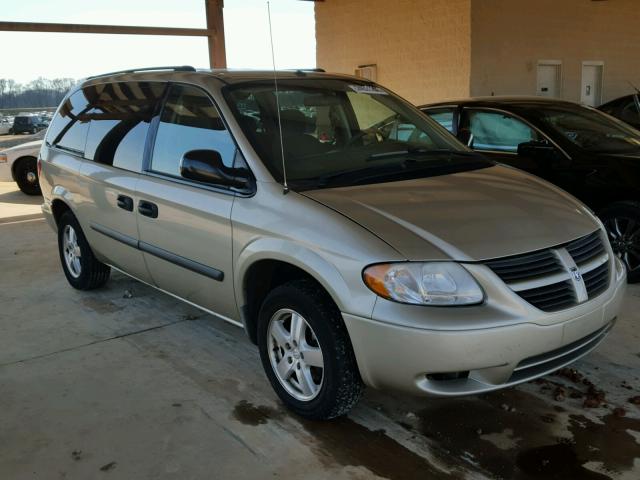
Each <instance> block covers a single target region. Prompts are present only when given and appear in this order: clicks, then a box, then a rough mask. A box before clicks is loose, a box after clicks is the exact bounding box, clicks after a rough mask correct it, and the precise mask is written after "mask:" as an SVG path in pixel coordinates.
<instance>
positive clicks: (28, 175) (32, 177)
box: [14, 157, 42, 195]
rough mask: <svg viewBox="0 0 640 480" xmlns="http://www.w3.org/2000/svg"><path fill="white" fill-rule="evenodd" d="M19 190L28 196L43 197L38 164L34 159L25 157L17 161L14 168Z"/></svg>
mask: <svg viewBox="0 0 640 480" xmlns="http://www.w3.org/2000/svg"><path fill="white" fill-rule="evenodd" d="M14 172H15V177H16V183H17V184H18V188H19V189H20V190H21V191H22V193H25V194H27V195H41V194H42V191H41V190H40V183H38V162H37V160H36V159H35V158H34V157H23V158H19V159H18V160H16V165H15V168H14Z"/></svg>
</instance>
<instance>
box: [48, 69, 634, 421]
mask: <svg viewBox="0 0 640 480" xmlns="http://www.w3.org/2000/svg"><path fill="white" fill-rule="evenodd" d="M275 80H277V81H275ZM38 166H39V169H40V170H41V172H40V184H41V188H42V193H43V195H44V204H43V207H42V208H43V211H44V212H45V214H46V217H47V219H48V221H49V223H50V224H51V226H52V228H53V229H54V230H56V231H57V233H58V243H59V251H60V259H61V263H62V268H63V270H64V274H65V275H66V278H67V280H68V281H69V283H70V284H71V285H72V286H73V287H75V288H78V289H81V290H89V289H93V288H97V287H100V286H101V285H103V284H104V283H105V282H106V281H107V279H108V278H109V273H110V270H111V269H112V268H113V269H117V270H119V271H121V272H124V273H126V274H127V275H130V276H131V277H134V278H136V279H138V280H140V281H142V282H145V283H147V284H149V285H152V286H154V287H156V288H158V289H159V290H161V291H163V292H166V293H169V294H171V295H173V296H175V297H178V298H180V299H182V300H184V301H186V302H188V303H190V304H192V305H195V306H197V307H199V308H201V309H203V310H205V311H207V312H210V313H212V314H214V315H216V316H218V317H221V318H223V319H225V320H227V321H229V322H231V323H233V324H235V325H238V326H241V327H244V329H245V330H246V333H247V335H248V336H249V338H250V339H251V340H252V341H253V342H255V343H256V344H257V345H258V347H259V350H260V356H261V359H262V364H263V367H264V369H265V372H266V375H267V377H268V379H269V381H270V382H271V384H272V386H273V388H274V389H275V391H276V393H277V394H278V396H279V397H280V398H281V399H282V401H283V402H284V403H285V404H286V405H287V406H288V407H289V408H291V409H292V410H293V411H295V412H297V413H298V414H300V415H303V416H305V417H309V418H324V419H326V418H332V417H336V416H339V415H342V414H344V413H346V412H347V411H348V410H349V409H350V408H351V407H352V406H353V405H354V404H355V403H356V402H357V401H358V399H359V398H360V396H361V394H362V391H363V386H364V385H369V386H371V387H375V388H384V389H399V390H404V391H407V392H411V393H414V394H423V395H432V396H441V397H443V396H444V397H446V396H455V395H468V394H475V393H479V392H487V391H491V390H496V389H499V388H503V387H506V386H511V385H515V384H518V383H521V382H524V381H527V380H530V379H532V378H536V377H538V376H541V375H544V374H546V373H548V372H551V371H553V370H556V369H558V368H560V367H562V366H564V365H566V364H568V363H571V362H573V361H574V360H576V359H577V358H579V357H581V356H582V355H584V354H586V353H588V352H589V351H591V350H592V349H594V348H595V347H596V346H597V345H598V344H599V343H600V342H601V341H602V340H603V339H604V338H605V336H606V335H607V333H608V332H609V330H610V329H611V328H612V326H613V324H614V322H615V319H616V315H617V314H618V311H619V308H620V303H621V300H622V296H623V292H624V289H625V270H624V267H623V265H622V264H621V263H620V261H619V260H618V259H617V258H616V257H615V256H614V255H613V254H612V251H611V247H610V245H609V243H608V241H607V238H606V235H605V234H604V233H603V227H602V225H601V224H600V222H599V221H598V219H597V218H595V217H594V216H593V214H592V213H591V212H590V211H589V210H588V209H587V208H586V207H584V206H583V205H582V204H581V203H580V202H578V201H577V200H575V199H574V198H572V197H571V196H569V195H568V194H566V193H565V192H563V191H561V190H559V189H558V188H556V187H554V186H552V185H550V184H548V183H546V182H544V181H543V180H540V179H538V178H536V177H533V176H531V175H528V174H526V173H523V172H521V171H519V170H517V169H514V168H511V167H507V166H504V165H500V164H496V163H494V162H491V161H488V160H487V159H485V158H483V157H482V156H480V155H478V154H476V153H474V152H472V151H470V150H469V149H467V148H466V147H464V146H463V145H461V144H460V143H458V142H457V141H456V140H455V139H454V138H453V137H452V136H450V135H449V134H448V133H447V132H446V131H445V130H444V129H443V128H441V127H440V126H439V125H438V124H436V123H435V122H434V121H432V120H430V119H429V118H427V117H425V116H424V115H423V114H421V113H420V112H419V111H418V110H416V109H415V108H414V107H412V106H411V105H410V104H408V103H407V102H406V101H404V100H402V99H400V98H399V97H397V96H396V95H394V94H393V93H392V92H390V91H389V90H387V89H385V88H383V87H381V86H379V85H377V84H374V83H370V82H367V81H364V80H362V79H358V78H353V77H348V76H338V75H329V74H324V73H319V72H309V71H292V72H278V73H277V74H276V78H275V79H274V73H273V72H240V71H223V70H220V71H218V70H213V71H211V70H207V71H196V70H195V69H193V68H191V67H176V68H163V69H153V70H138V71H126V72H118V73H113V74H108V75H103V76H99V77H94V78H90V79H88V80H86V81H84V82H82V83H81V84H80V85H79V86H78V87H77V88H75V89H73V90H72V91H71V92H70V93H69V94H68V95H67V97H66V98H65V99H64V100H63V102H62V104H61V105H60V107H59V108H58V111H57V113H56V115H55V117H54V119H53V121H52V123H51V125H50V126H49V129H48V131H47V134H46V138H45V144H44V145H43V147H42V151H41V157H40V159H39V164H38Z"/></svg>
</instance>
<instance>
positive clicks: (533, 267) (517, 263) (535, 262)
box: [487, 250, 562, 282]
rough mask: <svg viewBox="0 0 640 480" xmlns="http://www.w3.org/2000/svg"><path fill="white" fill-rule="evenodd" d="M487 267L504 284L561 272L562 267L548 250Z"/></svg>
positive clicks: (501, 261) (510, 258)
mask: <svg viewBox="0 0 640 480" xmlns="http://www.w3.org/2000/svg"><path fill="white" fill-rule="evenodd" d="M487 265H488V266H489V268H490V269H491V270H493V271H494V272H495V273H496V274H497V275H498V276H499V277H500V278H502V280H504V281H505V282H513V281H516V280H522V279H526V278H530V277H535V276H537V275H548V274H550V273H558V272H562V265H561V264H560V262H559V261H558V258H557V257H556V256H555V255H554V254H553V253H552V252H551V251H550V250H543V251H542V252H536V253H531V254H527V255H518V256H516V257H509V258H507V259H504V260H494V261H491V262H488V263H487Z"/></svg>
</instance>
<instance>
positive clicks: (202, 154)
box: [180, 150, 249, 188]
mask: <svg viewBox="0 0 640 480" xmlns="http://www.w3.org/2000/svg"><path fill="white" fill-rule="evenodd" d="M180 174H181V175H182V176H183V177H184V178H187V179H189V180H195V181H196V182H201V183H207V184H210V185H222V186H226V187H235V188H246V187H248V186H249V177H248V175H247V170H246V169H243V168H231V167H227V166H225V165H224V162H223V161H222V155H220V152H218V151H216V150H191V151H189V152H187V153H185V154H184V156H183V157H182V160H181V161H180Z"/></svg>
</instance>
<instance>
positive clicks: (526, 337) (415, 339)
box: [343, 260, 626, 397]
mask: <svg viewBox="0 0 640 480" xmlns="http://www.w3.org/2000/svg"><path fill="white" fill-rule="evenodd" d="M612 270H614V272H613V275H612V276H611V283H610V285H609V288H608V289H607V290H606V291H605V292H603V293H602V294H601V295H599V296H598V297H596V298H594V299H593V300H590V301H588V302H586V303H584V304H582V305H579V306H576V307H574V308H569V309H567V310H564V311H562V312H558V313H555V314H553V315H549V314H546V313H544V312H542V311H539V310H537V309H535V308H522V309H521V310H520V311H513V310H509V311H505V310H501V309H500V307H499V306H498V305H495V304H492V302H490V301H489V302H488V304H486V305H482V306H478V307H468V308H464V309H450V308H434V307H416V306H407V305H400V304H393V303H392V302H380V303H381V305H376V308H375V309H374V315H373V318H372V319H365V318H362V317H356V316H353V315H349V314H343V317H344V320H345V324H346V326H347V330H348V331H349V335H350V337H351V342H352V345H353V349H354V352H355V355H356V360H357V362H358V367H359V369H360V374H361V376H362V379H363V381H364V382H365V383H366V384H367V385H369V386H371V387H374V388H383V389H394V390H403V391H407V392H410V393H414V394H422V395H429V396H441V397H446V396H458V395H469V394H477V393H482V392H487V391H491V390H497V389H500V388H504V387H508V386H512V385H516V384H518V383H522V382H526V381H529V380H531V379H534V378H537V377H540V376H542V375H545V374H547V373H550V372H552V371H554V370H557V369H559V368H561V367H563V366H565V365H567V364H569V363H572V362H574V361H575V360H576V359H578V358H580V357H581V356H583V355H586V354H587V353H588V352H590V351H591V350H593V349H594V348H595V347H597V346H598V344H599V343H600V342H601V341H602V340H603V339H604V338H605V337H606V335H607V334H608V333H609V331H610V329H611V327H612V326H613V323H614V322H615V319H616V316H617V315H618V312H619V310H620V306H621V303H622V299H623V295H624V291H625V288H626V274H625V273H624V267H622V265H621V263H620V262H619V261H617V260H616V261H615V266H614V267H613V268H612ZM394 310H395V311H396V313H399V314H400V315H402V313H404V314H413V315H414V316H415V315H416V312H419V315H422V316H423V319H424V317H425V316H426V317H428V320H425V321H426V322H427V323H428V324H429V325H430V326H431V328H417V327H416V320H415V319H409V320H407V315H405V316H403V318H402V320H401V321H394V320H391V321H390V320H389V319H390V315H391V314H392V312H393V311H394ZM536 312H537V313H536ZM518 314H520V315H521V318H517V316H518ZM452 315H455V319H453V318H448V317H451V316H452ZM487 315H489V316H490V317H491V318H487ZM376 317H378V318H376ZM380 317H384V318H380ZM478 318H480V319H482V322H476V319H478ZM461 320H462V321H461ZM448 322H450V323H449V325H456V326H455V327H453V328H452V329H445V328H440V326H442V325H446V324H447V323H448ZM463 323H467V324H470V325H473V327H471V328H467V329H464V328H461V325H462V324H463ZM480 323H482V324H484V325H487V327H485V328H476V327H478V326H480ZM500 323H510V324H508V325H503V326H500Z"/></svg>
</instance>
